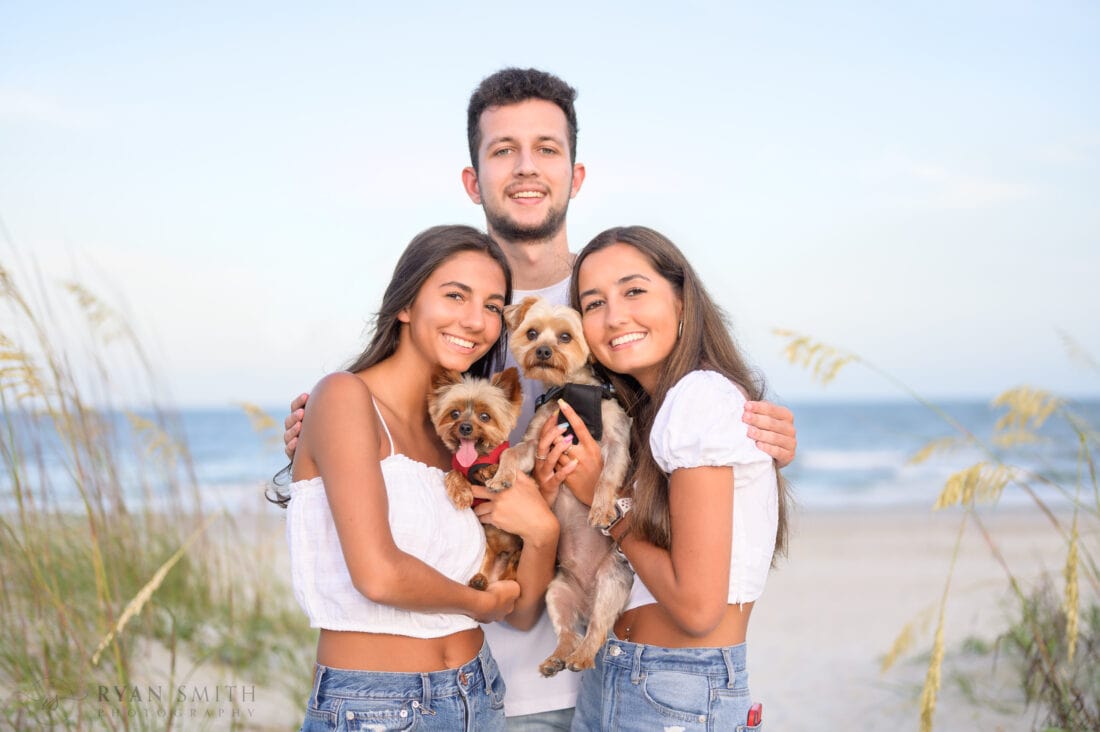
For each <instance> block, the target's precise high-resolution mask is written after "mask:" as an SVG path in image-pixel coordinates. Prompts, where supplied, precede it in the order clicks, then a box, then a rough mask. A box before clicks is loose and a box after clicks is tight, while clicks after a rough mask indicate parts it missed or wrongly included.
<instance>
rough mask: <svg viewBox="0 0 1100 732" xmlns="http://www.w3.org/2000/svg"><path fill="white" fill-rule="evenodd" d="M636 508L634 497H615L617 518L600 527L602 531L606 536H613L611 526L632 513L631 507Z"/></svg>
mask: <svg viewBox="0 0 1100 732" xmlns="http://www.w3.org/2000/svg"><path fill="white" fill-rule="evenodd" d="M632 508H634V499H633V498H630V497H629V496H624V497H622V498H616V499H615V518H613V519H611V523H609V524H608V525H607V526H601V527H600V533H601V534H603V535H604V536H611V528H612V527H613V526H615V524H617V523H619V522H620V521H622V520H623V518H625V517H626V515H627V514H628V513H630V509H632Z"/></svg>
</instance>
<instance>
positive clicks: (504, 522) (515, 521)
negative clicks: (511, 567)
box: [471, 473, 558, 545]
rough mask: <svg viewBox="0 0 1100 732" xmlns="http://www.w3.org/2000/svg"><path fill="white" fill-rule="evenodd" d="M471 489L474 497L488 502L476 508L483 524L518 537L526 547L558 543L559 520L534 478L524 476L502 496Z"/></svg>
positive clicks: (474, 488) (475, 511)
mask: <svg viewBox="0 0 1100 732" xmlns="http://www.w3.org/2000/svg"><path fill="white" fill-rule="evenodd" d="M471 487H472V488H473V492H474V498H481V499H484V500H485V503H479V504H478V505H476V506H474V513H475V514H477V517H478V519H479V520H480V521H481V523H483V524H492V525H493V526H496V527H497V528H498V529H501V530H502V531H507V532H508V533H510V534H516V535H518V536H519V537H520V538H522V539H523V541H524V544H525V545H530V544H544V543H547V542H557V535H558V520H557V518H555V517H554V514H553V512H552V511H551V510H550V508H549V506H547V504H546V501H545V500H544V499H543V496H542V494H541V493H540V492H539V486H538V485H537V484H536V483H535V481H533V480H531V477H530V476H528V475H525V474H523V473H520V474H519V475H517V476H516V481H515V483H513V484H512V487H511V488H509V489H508V490H504V491H500V492H499V493H494V492H492V491H490V490H488V489H486V488H485V486H480V485H475V486H471Z"/></svg>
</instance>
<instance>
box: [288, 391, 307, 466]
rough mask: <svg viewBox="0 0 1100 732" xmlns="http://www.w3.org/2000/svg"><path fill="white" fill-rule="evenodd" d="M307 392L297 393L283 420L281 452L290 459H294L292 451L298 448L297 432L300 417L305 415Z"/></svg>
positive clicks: (300, 429)
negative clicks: (288, 412)
mask: <svg viewBox="0 0 1100 732" xmlns="http://www.w3.org/2000/svg"><path fill="white" fill-rule="evenodd" d="M308 399H309V394H299V395H298V398H297V399H295V400H294V401H292V402H291V403H290V414H288V415H287V416H286V419H284V420H283V427H285V428H286V431H285V432H283V452H285V453H286V456H287V457H288V458H290V459H291V460H293V459H294V451H295V450H297V449H298V433H299V432H301V431H302V417H304V416H305V415H306V401H307V400H308Z"/></svg>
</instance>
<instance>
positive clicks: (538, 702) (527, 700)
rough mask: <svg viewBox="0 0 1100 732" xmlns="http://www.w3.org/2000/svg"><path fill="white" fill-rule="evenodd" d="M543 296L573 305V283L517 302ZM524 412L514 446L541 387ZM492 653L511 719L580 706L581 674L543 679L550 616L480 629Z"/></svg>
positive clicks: (528, 390) (530, 385)
mask: <svg viewBox="0 0 1100 732" xmlns="http://www.w3.org/2000/svg"><path fill="white" fill-rule="evenodd" d="M532 295H534V296H538V297H542V298H545V299H546V300H547V301H549V302H552V303H554V304H557V305H564V304H566V303H568V302H569V279H568V278H566V279H564V280H562V281H561V282H557V283H555V284H553V285H550V286H549V287H546V288H543V289H541V290H515V291H513V293H512V302H514V303H518V302H520V301H521V300H523V298H525V297H530V296H532ZM507 365H508V366H515V365H516V361H515V358H514V357H513V356H512V353H511V352H510V351H509V353H508V362H507ZM522 385H523V411H522V412H521V413H520V416H519V422H518V423H517V427H516V429H515V431H513V432H512V435H511V438H510V439H509V442H511V443H512V444H513V445H515V444H517V443H518V442H520V441H521V440H523V433H524V431H526V429H527V424H528V423H529V422H530V421H531V417H532V415H534V413H535V399H536V398H538V396H539V395H540V394H542V392H543V391H544V389H543V386H542V382H541V381H532V380H529V379H523V381H522ZM481 627H482V628H483V629H484V631H485V636H486V638H487V639H488V641H489V647H490V648H492V649H493V657H494V658H495V659H496V661H497V665H498V666H499V667H500V675H501V676H502V677H503V678H504V683H505V684H506V685H507V687H508V693H507V694H506V695H505V697H504V711H505V713H506V714H507V715H508V716H509V717H516V716H520V715H523V714H535V713H537V712H549V711H553V710H555V709H568V708H569V707H572V706H575V705H576V703H577V691H578V689H579V688H580V677H581V675H580V674H579V673H575V672H573V671H568V670H566V671H561V672H559V673H558V675H557V676H554V677H553V678H549V679H548V678H545V677H544V676H543V675H542V674H540V673H539V664H540V663H542V662H543V660H544V659H545V658H546V657H547V656H549V655H550V652H551V651H553V650H554V648H555V647H557V645H558V638H557V635H555V633H554V626H553V625H552V624H551V623H550V616H549V615H547V614H546V613H545V612H544V613H543V614H542V617H541V618H539V621H538V623H536V624H535V627H533V628H532V629H531V630H529V631H523V630H516V629H515V628H513V627H512V626H510V625H508V624H507V623H489V624H487V625H483V626H481Z"/></svg>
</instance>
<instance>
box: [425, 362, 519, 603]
mask: <svg viewBox="0 0 1100 732" xmlns="http://www.w3.org/2000/svg"><path fill="white" fill-rule="evenodd" d="M522 405H523V390H522V389H520V384H519V373H518V372H517V371H516V369H514V368H509V369H505V370H504V371H502V372H500V373H499V374H495V375H494V376H493V377H492V378H491V379H479V378H476V377H473V376H462V375H460V374H458V373H457V372H454V371H447V370H444V369H440V370H438V371H437V372H436V373H435V374H434V376H433V378H432V391H431V394H429V395H428V414H429V417H430V418H431V420H432V424H433V425H435V431H436V433H437V434H438V435H439V437H440V439H442V440H443V443H444V444H445V445H446V446H447V448H448V449H449V450H450V451H451V453H452V454H453V455H454V457H453V458H452V459H451V468H452V469H451V471H450V472H449V473H447V475H446V477H445V478H444V483H445V484H446V486H447V496H448V497H449V498H450V499H451V502H452V503H453V504H454V505H455V506H456V507H457V508H460V509H462V508H469V507H470V506H472V505H476V502H477V501H476V500H475V499H474V492H473V489H472V488H471V484H476V485H485V483H486V481H488V480H489V479H490V478H492V477H493V474H494V473H496V471H497V467H498V461H499V458H500V455H501V454H502V453H503V452H504V450H506V449H507V448H508V435H509V433H511V431H512V430H513V429H514V428H515V426H516V422H517V421H518V420H519V413H520V407H521V406H522ZM484 528H485V560H484V561H483V562H482V565H481V570H480V571H479V572H478V573H477V574H475V575H474V576H473V578H472V579H471V580H470V582H469V585H470V587H473V588H475V589H478V590H484V589H485V588H486V587H488V585H489V583H490V582H495V581H497V580H505V579H515V578H516V568H517V567H518V566H519V555H520V551H521V550H522V549H523V539H521V538H519V537H518V536H516V535H515V534H509V533H508V532H507V531H501V530H500V529H498V528H497V527H495V526H493V525H492V524H485V525H484Z"/></svg>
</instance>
